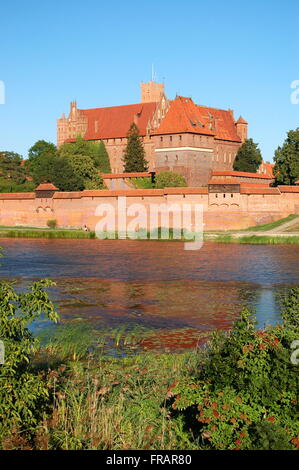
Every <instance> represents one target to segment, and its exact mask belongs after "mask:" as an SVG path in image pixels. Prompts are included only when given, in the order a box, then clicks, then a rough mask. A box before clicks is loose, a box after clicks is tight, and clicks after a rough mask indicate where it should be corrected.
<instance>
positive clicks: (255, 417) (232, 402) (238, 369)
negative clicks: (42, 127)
mask: <svg viewBox="0 0 299 470" xmlns="http://www.w3.org/2000/svg"><path fill="white" fill-rule="evenodd" d="M298 292H299V289H297V290H296V292H293V293H290V294H289V295H288V296H287V297H286V298H287V300H286V301H285V303H284V305H285V316H284V317H285V318H286V317H288V318H289V317H291V318H292V319H293V316H294V315H295V316H296V322H295V325H294V324H293V325H292V326H291V327H290V325H289V322H288V321H285V323H284V324H283V326H281V325H277V326H275V327H271V328H269V329H266V330H263V331H256V329H255V322H254V321H253V320H252V319H251V313H250V312H249V311H248V310H244V311H243V313H242V315H241V318H240V319H239V320H238V321H237V322H236V323H235V325H234V328H233V330H232V331H231V332H230V333H229V334H225V333H223V332H220V333H215V334H214V336H213V338H212V340H211V342H210V344H209V349H208V350H207V355H206V359H205V360H204V361H203V365H202V367H201V368H200V370H199V371H198V374H197V375H194V376H193V377H190V378H189V379H186V380H185V381H182V382H180V383H174V384H173V385H172V387H170V389H169V391H168V396H169V397H174V398H173V403H172V408H173V409H174V410H178V411H177V413H178V415H179V416H180V415H182V414H183V416H184V419H185V425H186V427H191V429H192V431H193V434H194V435H195V436H196V438H197V441H198V443H199V442H201V443H202V445H203V446H204V447H205V448H210V449H295V448H296V447H298V444H299V439H298V436H299V409H298V403H297V400H298V370H296V368H295V366H293V365H292V364H291V361H290V354H291V352H290V351H291V350H290V344H291V342H292V341H293V340H295V339H298V334H299V330H298V327H296V325H297V321H298V317H299V303H298V297H299V294H298ZM292 321H293V320H292ZM293 323H294V322H293ZM294 326H295V327H294Z"/></svg>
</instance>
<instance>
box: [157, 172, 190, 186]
mask: <svg viewBox="0 0 299 470" xmlns="http://www.w3.org/2000/svg"><path fill="white" fill-rule="evenodd" d="M186 186H187V183H186V180H185V178H184V176H182V175H180V174H179V173H175V172H174V171H161V173H158V174H157V175H156V188H172V187H173V188H176V187H186Z"/></svg>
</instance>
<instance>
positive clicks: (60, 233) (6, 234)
mask: <svg viewBox="0 0 299 470" xmlns="http://www.w3.org/2000/svg"><path fill="white" fill-rule="evenodd" d="M0 237H2V238H55V239H57V238H75V239H79V238H80V239H81V238H88V239H91V238H95V232H84V231H83V230H81V231H80V230H59V229H55V230H51V229H37V230H36V229H31V230H30V229H23V230H20V229H11V230H3V229H0Z"/></svg>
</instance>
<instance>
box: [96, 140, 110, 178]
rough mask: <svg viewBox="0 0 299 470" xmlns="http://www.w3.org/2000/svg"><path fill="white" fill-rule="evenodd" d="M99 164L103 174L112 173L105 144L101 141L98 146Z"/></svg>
mask: <svg viewBox="0 0 299 470" xmlns="http://www.w3.org/2000/svg"><path fill="white" fill-rule="evenodd" d="M97 145H98V152H97V157H96V158H97V162H98V168H99V170H100V171H101V173H111V166H110V159H109V155H108V152H107V150H106V147H105V144H104V142H103V141H102V140H101V141H100V142H99V143H98V144H97Z"/></svg>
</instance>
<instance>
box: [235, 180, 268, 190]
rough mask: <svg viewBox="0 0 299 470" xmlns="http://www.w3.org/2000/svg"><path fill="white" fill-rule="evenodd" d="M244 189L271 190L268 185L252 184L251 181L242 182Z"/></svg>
mask: <svg viewBox="0 0 299 470" xmlns="http://www.w3.org/2000/svg"><path fill="white" fill-rule="evenodd" d="M240 184H241V186H242V188H269V184H267V183H251V182H250V181H241V183H240Z"/></svg>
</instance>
